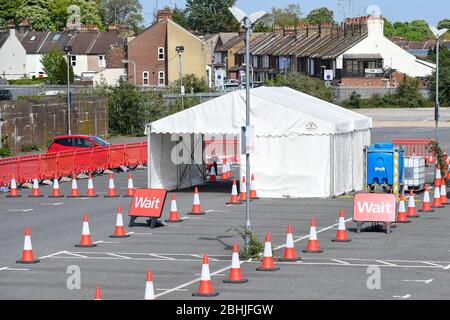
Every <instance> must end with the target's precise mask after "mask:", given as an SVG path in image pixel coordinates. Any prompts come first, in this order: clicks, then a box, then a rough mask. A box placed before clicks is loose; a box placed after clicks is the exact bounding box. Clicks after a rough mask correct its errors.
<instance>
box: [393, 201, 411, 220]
mask: <svg viewBox="0 0 450 320" xmlns="http://www.w3.org/2000/svg"><path fill="white" fill-rule="evenodd" d="M396 222H397V223H410V222H411V220H409V219H408V217H407V214H406V208H405V197H404V196H403V194H402V195H401V196H400V202H399V204H398V214H397V221H396Z"/></svg>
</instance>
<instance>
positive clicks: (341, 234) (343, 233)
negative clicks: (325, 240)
mask: <svg viewBox="0 0 450 320" xmlns="http://www.w3.org/2000/svg"><path fill="white" fill-rule="evenodd" d="M331 241H333V242H350V241H352V240H350V239H349V238H348V237H347V229H346V228H345V212H344V209H341V210H340V211H339V226H338V231H337V233H336V239H333V240H331Z"/></svg>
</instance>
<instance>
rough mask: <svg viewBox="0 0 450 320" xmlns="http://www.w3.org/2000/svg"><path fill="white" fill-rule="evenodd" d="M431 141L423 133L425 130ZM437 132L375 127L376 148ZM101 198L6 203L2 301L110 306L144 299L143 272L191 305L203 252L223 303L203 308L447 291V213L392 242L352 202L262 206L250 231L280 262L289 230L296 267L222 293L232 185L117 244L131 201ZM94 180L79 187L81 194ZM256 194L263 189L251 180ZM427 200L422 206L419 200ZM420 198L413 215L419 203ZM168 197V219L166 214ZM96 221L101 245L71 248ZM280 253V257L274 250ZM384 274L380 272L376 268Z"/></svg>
mask: <svg viewBox="0 0 450 320" xmlns="http://www.w3.org/2000/svg"><path fill="white" fill-rule="evenodd" d="M427 130H428V131H429V132H428V131H427ZM445 130H449V129H442V131H441V137H442V139H443V144H446V145H450V141H449V140H450V134H449V133H450V131H445ZM433 135H434V131H433V130H432V129H421V128H410V129H406V130H405V128H401V129H394V128H389V129H383V128H381V129H374V130H373V139H372V141H373V142H381V141H390V140H392V138H394V137H397V138H398V137H400V138H403V137H405V138H406V137H432V136H433ZM133 180H134V185H135V187H138V188H139V187H145V185H146V171H145V170H136V171H133ZM114 181H115V185H116V188H117V189H118V192H119V193H120V194H125V191H126V187H127V174H126V173H115V174H114ZM94 185H95V189H96V191H97V193H98V194H100V197H98V198H79V199H68V198H67V197H65V198H56V199H53V198H48V197H47V196H48V195H49V194H50V193H51V186H41V192H42V193H43V194H44V195H45V197H43V198H36V199H32V198H28V194H30V193H31V190H28V189H20V193H21V194H22V195H23V196H22V197H21V198H6V197H5V196H4V195H1V196H0V203H1V205H0V208H1V209H0V248H1V250H0V299H69V300H70V299H92V298H93V296H94V291H95V287H96V286H97V285H99V286H100V287H101V289H102V296H103V299H105V300H106V299H143V297H144V289H145V280H146V271H147V270H148V269H151V270H152V271H153V280H154V285H155V294H156V297H157V298H158V299H175V300H184V299H202V298H194V297H192V292H194V291H196V290H197V288H198V281H199V278H200V272H201V263H202V262H201V261H202V254H203V253H208V255H209V257H210V259H209V263H210V271H211V275H212V281H213V286H214V289H215V290H216V291H218V292H219V293H220V294H219V296H217V297H215V298H208V299H352V300H355V299H387V300H391V299H448V296H449V293H450V289H449V288H448V283H449V281H450V252H449V250H450V246H449V245H448V244H449V243H450V234H449V233H448V226H449V225H450V207H446V208H443V209H437V210H436V211H435V212H433V213H424V214H422V215H421V217H420V218H418V219H415V220H414V221H413V222H412V223H411V224H405V225H400V224H399V225H397V227H396V228H394V229H393V230H392V233H391V234H385V233H379V232H363V233H361V234H356V232H355V230H354V229H355V224H353V223H352V222H351V221H350V218H351V214H352V206H353V200H352V199H351V197H342V198H337V199H325V200H323V199H260V200H256V201H252V228H253V231H254V232H255V233H256V234H257V235H258V236H259V238H260V239H261V240H263V239H264V235H265V233H266V232H270V234H271V238H272V245H273V248H274V249H275V250H274V255H275V256H281V255H282V250H283V249H284V248H283V247H282V246H283V245H284V243H285V240H286V228H287V225H288V224H292V226H293V229H294V240H295V246H296V250H297V254H298V255H299V256H300V257H301V258H302V261H301V262H296V263H280V262H277V264H278V266H279V267H280V270H279V271H277V272H257V271H255V269H256V267H258V266H259V264H260V262H259V261H242V260H241V262H242V264H241V269H242V272H243V274H244V277H246V278H248V279H249V282H248V283H246V284H224V283H222V280H224V279H225V278H226V277H227V276H228V269H229V267H230V263H231V261H230V260H231V246H232V244H233V242H237V243H238V244H239V246H242V245H243V241H242V239H241V238H240V236H239V235H238V234H237V233H236V232H234V231H228V230H230V229H233V228H234V227H238V226H239V225H242V224H243V222H244V217H245V206H236V207H235V206H233V207H231V206H226V205H225V203H226V202H227V201H228V200H229V192H230V190H231V184H230V183H229V182H227V183H224V184H221V183H219V184H217V185H208V186H204V187H200V188H199V190H200V200H201V205H202V208H203V210H204V211H206V215H204V216H200V217H192V216H187V215H186V213H187V212H188V211H189V210H190V208H191V206H192V189H191V190H183V191H181V192H177V193H176V194H177V204H178V209H179V212H180V215H181V217H182V218H184V221H183V222H182V223H180V224H170V225H167V226H162V227H158V228H155V229H149V228H148V227H147V226H145V220H144V219H141V220H138V221H137V222H143V223H144V224H143V225H141V226H136V227H133V228H128V227H127V226H126V227H125V229H126V231H127V232H130V233H131V234H130V237H129V238H124V239H112V238H109V235H110V234H112V233H113V231H114V226H115V221H116V208H117V206H118V205H120V206H122V207H123V208H124V213H125V214H124V222H125V225H126V224H127V222H128V218H127V216H126V212H127V210H128V207H129V205H130V202H131V199H130V198H124V197H120V198H104V197H103V195H104V194H106V190H107V185H108V176H107V175H103V176H96V177H95V178H94ZM86 186H87V180H78V188H79V189H80V192H81V193H82V194H84V193H85V190H86ZM256 186H257V180H256ZM60 187H61V193H62V194H64V195H68V194H69V193H70V187H71V184H70V183H61V184H60ZM420 199H421V196H420V197H418V198H416V200H420ZM420 205H421V203H420V201H417V203H416V206H420ZM340 208H344V209H345V213H346V219H347V228H348V235H349V237H350V238H351V239H352V241H351V242H349V243H334V242H331V239H333V238H334V237H335V234H336V230H337V223H338V213H339V209H340ZM169 209H170V194H169V195H168V196H167V200H166V206H165V208H164V212H163V215H162V218H163V219H166V218H167V217H168V211H169ZM84 213H88V214H89V223H90V231H91V237H92V240H93V241H94V242H96V243H97V247H94V248H76V247H75V246H74V245H75V244H76V243H78V242H79V241H80V236H81V228H82V218H83V215H84ZM312 216H315V218H316V221H317V230H318V240H319V244H320V247H321V249H323V250H324V252H323V253H321V254H307V253H303V252H302V250H303V249H305V247H306V244H307V241H308V234H309V224H310V220H311V218H312ZM26 226H29V227H30V228H31V239H32V244H33V251H34V255H35V256H36V257H39V258H40V259H41V262H39V263H37V264H33V265H22V264H16V263H15V261H16V260H17V259H18V258H19V257H20V254H21V251H22V248H23V232H24V228H25V227H26ZM277 248H279V249H278V250H277ZM70 266H76V267H79V270H80V272H81V288H80V289H79V290H78V289H74V290H69V289H68V287H67V281H68V279H69V277H70V276H71V274H70V273H67V269H68V267H70ZM373 266H377V267H379V271H380V279H381V282H380V285H381V288H380V289H372V290H371V289H369V288H368V285H367V283H368V280H369V282H370V279H369V278H370V277H371V275H372V273H371V272H373ZM375 269H376V270H378V269H377V268H375Z"/></svg>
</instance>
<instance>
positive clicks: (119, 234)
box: [109, 206, 130, 238]
mask: <svg viewBox="0 0 450 320" xmlns="http://www.w3.org/2000/svg"><path fill="white" fill-rule="evenodd" d="M129 236H130V235H129V234H126V233H125V227H124V226H123V218H122V207H120V206H118V207H117V218H116V228H115V229H114V234H113V235H110V236H109V237H110V238H128V237H129Z"/></svg>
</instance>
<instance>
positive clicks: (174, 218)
mask: <svg viewBox="0 0 450 320" xmlns="http://www.w3.org/2000/svg"><path fill="white" fill-rule="evenodd" d="M182 221H183V220H181V219H180V215H179V214H178V208H177V197H176V195H175V194H172V202H171V203H170V212H169V220H166V222H182Z"/></svg>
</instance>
